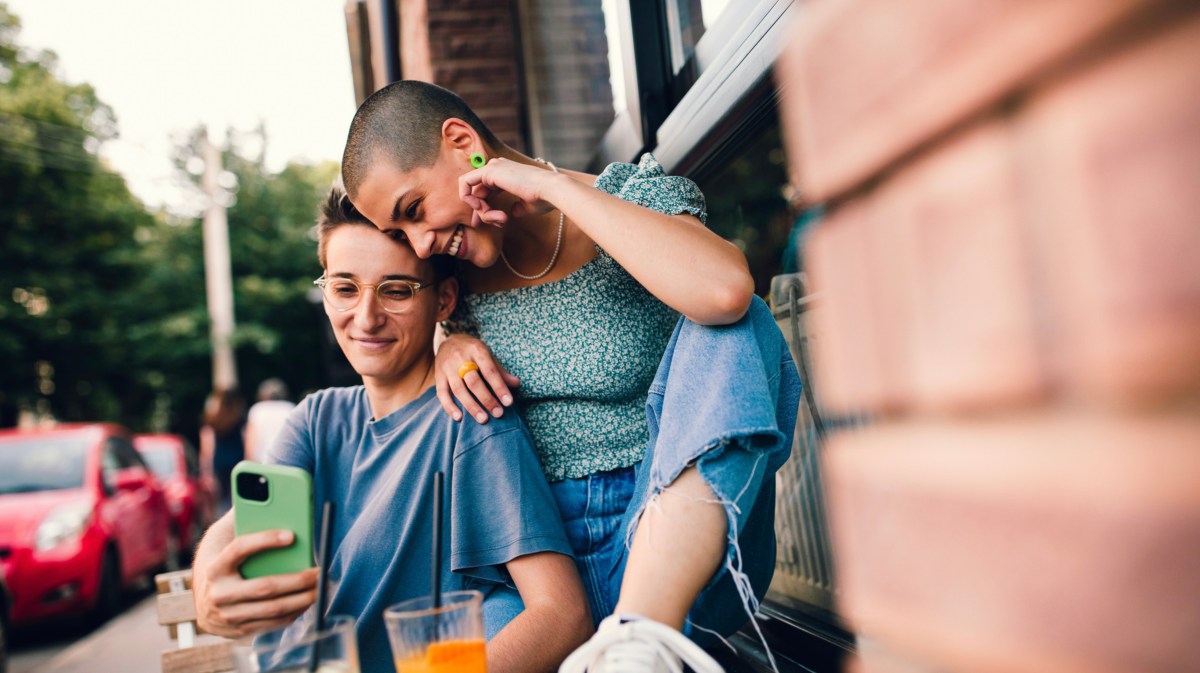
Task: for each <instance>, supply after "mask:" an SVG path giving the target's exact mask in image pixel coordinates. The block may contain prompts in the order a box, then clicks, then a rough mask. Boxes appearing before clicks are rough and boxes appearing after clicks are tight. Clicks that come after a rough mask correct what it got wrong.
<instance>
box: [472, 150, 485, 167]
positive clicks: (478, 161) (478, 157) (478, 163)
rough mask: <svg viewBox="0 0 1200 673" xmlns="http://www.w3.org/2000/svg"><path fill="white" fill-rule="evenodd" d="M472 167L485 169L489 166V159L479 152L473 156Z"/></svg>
mask: <svg viewBox="0 0 1200 673" xmlns="http://www.w3.org/2000/svg"><path fill="white" fill-rule="evenodd" d="M471 165H472V166H474V167H475V168H483V167H484V166H485V165H487V157H485V156H483V155H482V154H480V153H479V152H476V153H474V154H472V155H471Z"/></svg>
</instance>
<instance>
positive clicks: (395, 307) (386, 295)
mask: <svg viewBox="0 0 1200 673" xmlns="http://www.w3.org/2000/svg"><path fill="white" fill-rule="evenodd" d="M366 287H371V286H370V285H367V286H366ZM362 294H363V289H362V287H361V286H359V284H358V283H356V282H354V281H352V280H349V279H330V280H327V281H325V296H326V298H328V299H329V303H330V304H332V305H333V307H334V308H336V309H339V310H343V311H344V310H348V309H351V308H354V307H355V306H356V305H357V304H358V301H359V299H361V298H362ZM414 294H416V291H415V290H414V288H413V286H412V285H411V284H409V283H406V282H404V281H401V280H389V281H384V282H382V283H380V284H379V285H377V286H375V299H376V300H377V301H378V302H379V304H380V306H382V307H383V308H384V310H386V311H391V312H397V311H402V310H404V309H405V308H406V307H407V305H408V301H409V300H410V299H412V298H413V295H414Z"/></svg>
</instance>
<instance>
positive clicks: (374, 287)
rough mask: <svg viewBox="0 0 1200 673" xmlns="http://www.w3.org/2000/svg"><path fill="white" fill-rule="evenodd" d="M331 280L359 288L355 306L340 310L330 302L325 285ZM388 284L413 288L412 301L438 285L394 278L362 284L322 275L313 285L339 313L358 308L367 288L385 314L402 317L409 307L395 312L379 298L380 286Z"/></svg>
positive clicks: (351, 279)
mask: <svg viewBox="0 0 1200 673" xmlns="http://www.w3.org/2000/svg"><path fill="white" fill-rule="evenodd" d="M330 280H345V281H349V282H351V283H353V284H354V286H355V287H356V288H358V299H356V300H355V301H354V303H353V304H351V305H350V306H347V307H346V308H338V307H337V306H334V305H333V303H332V302H330V301H329V296H328V295H326V294H325V285H326V284H327V283H329V281H330ZM388 283H400V284H402V285H407V286H409V287H410V288H412V293H413V296H412V297H410V299H416V298H417V293H418V292H420V291H421V290H424V289H425V288H427V287H433V286H434V285H435V284H436V283H435V282H434V281H430V282H428V283H418V282H416V281H411V280H403V279H400V278H392V279H389V280H385V281H383V282H382V283H360V282H358V281H357V280H354V279H353V278H326V277H325V274H321V276H320V278H317V279H316V280H314V281H313V285H316V286H317V287H319V288H321V299H322V300H324V301H325V302H327V303H328V304H329V306H330V307H331V308H333V310H335V311H337V312H338V313H346V312H349V311H353V310H354V309H356V308H358V304H359V302H361V301H362V298H363V288H367V287H369V288H371V294H373V295H375V303H376V304H377V305H378V306H379V308H380V309H382V310H383V311H384V312H386V313H391V314H392V315H400V314H402V313H405V312H407V311H408V308H407V305H406V306H405V308H403V309H401V310H399V311H393V310H391V309H389V308H388V307H386V306H384V305H383V300H382V299H380V298H379V288H380V286H383V285H387V284H388Z"/></svg>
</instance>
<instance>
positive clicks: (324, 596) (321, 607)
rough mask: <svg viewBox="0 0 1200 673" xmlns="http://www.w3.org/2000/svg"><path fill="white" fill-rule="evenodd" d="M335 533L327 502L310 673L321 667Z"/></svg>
mask: <svg viewBox="0 0 1200 673" xmlns="http://www.w3.org/2000/svg"><path fill="white" fill-rule="evenodd" d="M332 533H333V502H326V503H325V504H324V506H322V507H321V540H320V548H319V550H318V551H317V563H318V564H319V565H318V566H317V628H316V631H315V633H316V634H317V635H318V637H317V639H316V640H314V641H313V655H312V658H311V659H309V660H308V670H309V673H313V672H314V671H316V670H317V666H318V665H320V656H319V652H318V651H319V649H320V647H321V639H320V637H319V634H320V633H321V632H322V631H324V630H325V604H326V603H327V602H329V601H328V599H329V595H328V592H327V591H325V578H326V577H328V576H329V556H330V554H329V552H330V538H331V537H333V536H332Z"/></svg>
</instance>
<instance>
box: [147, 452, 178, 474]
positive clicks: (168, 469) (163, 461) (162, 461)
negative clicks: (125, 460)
mask: <svg viewBox="0 0 1200 673" xmlns="http://www.w3.org/2000/svg"><path fill="white" fill-rule="evenodd" d="M142 458H143V459H145V461H146V464H147V465H149V466H150V471H151V472H153V473H154V476H156V477H158V478H159V479H169V478H171V477H173V476H175V471H176V468H177V463H178V462H179V460H178V458H177V456H176V455H175V452H174V451H172V450H171V449H170V448H163V449H149V450H145V451H142Z"/></svg>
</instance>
